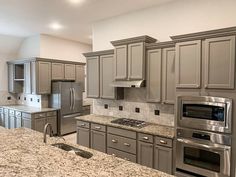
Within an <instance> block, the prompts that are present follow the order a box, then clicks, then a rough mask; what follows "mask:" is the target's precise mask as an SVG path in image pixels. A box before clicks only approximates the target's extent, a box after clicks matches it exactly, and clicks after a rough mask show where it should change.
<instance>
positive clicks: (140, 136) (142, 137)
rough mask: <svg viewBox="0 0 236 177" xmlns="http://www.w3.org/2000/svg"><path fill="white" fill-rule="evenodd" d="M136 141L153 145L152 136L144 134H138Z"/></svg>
mask: <svg viewBox="0 0 236 177" xmlns="http://www.w3.org/2000/svg"><path fill="white" fill-rule="evenodd" d="M138 140H139V141H144V142H148V143H153V136H152V135H149V134H145V133H138Z"/></svg>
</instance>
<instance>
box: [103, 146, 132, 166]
mask: <svg viewBox="0 0 236 177" xmlns="http://www.w3.org/2000/svg"><path fill="white" fill-rule="evenodd" d="M107 153H108V154H110V155H113V156H115V157H119V158H122V159H125V160H128V161H131V162H134V163H136V155H133V154H129V153H126V152H122V151H119V150H116V149H113V148H107Z"/></svg>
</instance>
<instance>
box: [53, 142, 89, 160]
mask: <svg viewBox="0 0 236 177" xmlns="http://www.w3.org/2000/svg"><path fill="white" fill-rule="evenodd" d="M52 146H54V147H57V148H59V149H62V150H64V151H67V152H71V153H74V154H76V155H78V156H81V157H83V158H86V159H89V158H91V157H92V156H93V154H92V153H90V152H87V151H84V150H81V149H79V148H76V147H73V146H70V145H68V144H64V143H56V144H52Z"/></svg>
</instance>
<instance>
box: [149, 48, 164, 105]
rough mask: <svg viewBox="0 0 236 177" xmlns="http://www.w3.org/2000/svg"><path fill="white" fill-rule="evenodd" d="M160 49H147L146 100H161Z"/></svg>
mask: <svg viewBox="0 0 236 177" xmlns="http://www.w3.org/2000/svg"><path fill="white" fill-rule="evenodd" d="M161 57H162V55H161V49H154V50H148V51H147V101H148V102H160V101H161V71H162V70H161V63H162V58H161Z"/></svg>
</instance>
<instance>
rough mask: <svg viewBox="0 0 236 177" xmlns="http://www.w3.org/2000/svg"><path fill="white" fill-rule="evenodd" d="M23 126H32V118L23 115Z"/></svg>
mask: <svg viewBox="0 0 236 177" xmlns="http://www.w3.org/2000/svg"><path fill="white" fill-rule="evenodd" d="M22 127H25V128H30V129H31V128H32V121H31V119H30V118H26V117H22Z"/></svg>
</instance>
